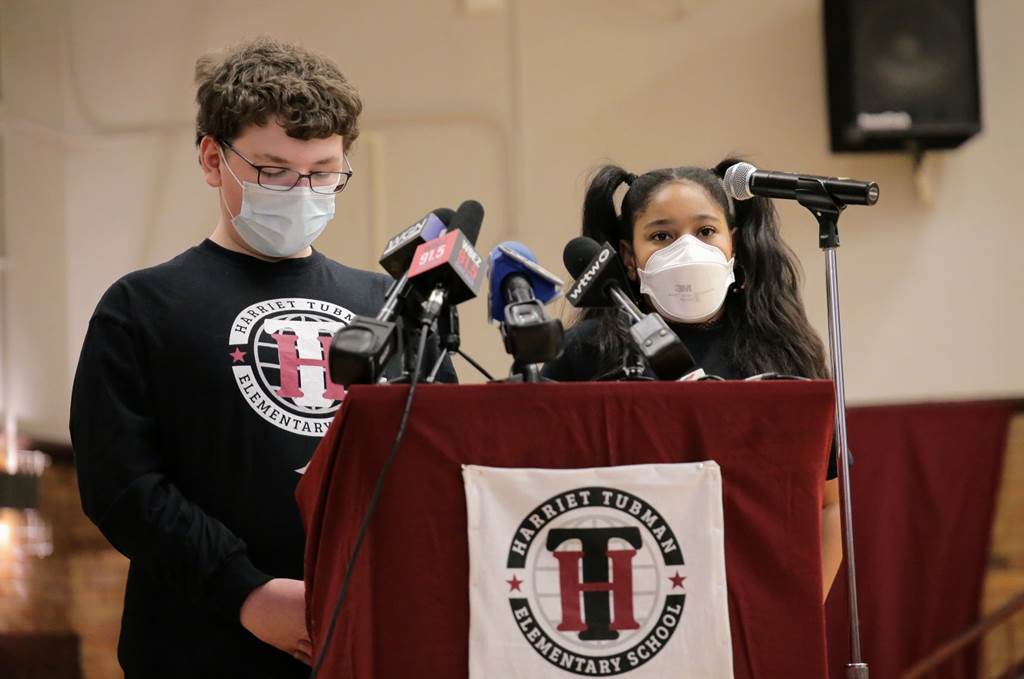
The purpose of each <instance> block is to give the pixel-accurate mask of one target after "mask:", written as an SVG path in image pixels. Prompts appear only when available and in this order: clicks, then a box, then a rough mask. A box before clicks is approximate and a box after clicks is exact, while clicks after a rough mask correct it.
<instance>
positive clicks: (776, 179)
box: [722, 163, 878, 205]
mask: <svg viewBox="0 0 1024 679" xmlns="http://www.w3.org/2000/svg"><path fill="white" fill-rule="evenodd" d="M722 181H723V183H724V184H725V192H726V193H728V194H729V195H730V196H732V198H733V199H735V200H747V199H749V198H753V197H754V196H765V197H767V198H788V199H791V200H797V199H798V198H799V195H800V193H816V194H819V195H820V194H821V192H822V190H824V192H825V193H826V194H827V195H828V196H829V197H831V198H832V200H834V201H836V202H837V203H840V204H842V205H874V204H875V203H877V202H878V184H876V183H875V182H863V181H858V180H856V179H840V178H838V177H818V176H815V175H802V174H790V173H788V172H769V171H765V170H758V169H757V168H756V167H754V166H753V165H751V164H750V163H736V164H735V165H733V166H731V167H730V168H729V169H727V170H726V171H725V177H724V178H723V179H722Z"/></svg>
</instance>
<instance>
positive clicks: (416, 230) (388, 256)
mask: <svg viewBox="0 0 1024 679" xmlns="http://www.w3.org/2000/svg"><path fill="white" fill-rule="evenodd" d="M454 216H455V211H454V210H452V209H451V208H446V207H441V208H437V209H436V210H432V211H431V212H429V213H427V215H426V216H425V217H424V218H423V219H421V220H420V221H418V222H416V223H415V224H413V225H412V226H410V227H409V228H408V229H405V230H404V231H402V232H401V233H399V234H398V235H396V236H394V237H393V238H392V239H391V240H389V241H388V243H387V245H385V246H384V253H383V254H382V255H381V256H380V265H381V266H382V267H383V268H384V270H385V271H387V272H388V273H389V274H391V277H392V278H394V279H395V282H394V283H392V284H391V287H390V288H389V289H388V293H387V296H386V299H385V301H384V306H383V307H381V310H380V311H379V312H378V313H377V320H383V321H390V320H391V319H392V318H393V316H394V313H395V308H396V306H397V304H398V301H399V299H400V298H401V297H402V294H403V293H404V292H405V288H406V285H407V284H408V282H409V266H410V265H411V264H412V259H413V256H414V255H415V254H416V249H417V248H418V247H419V246H420V245H422V244H424V243H427V242H430V241H432V240H434V239H435V238H437V237H438V236H440V235H441V234H443V233H444V232H445V230H447V228H448V225H449V224H451V223H452V219H453V218H454Z"/></svg>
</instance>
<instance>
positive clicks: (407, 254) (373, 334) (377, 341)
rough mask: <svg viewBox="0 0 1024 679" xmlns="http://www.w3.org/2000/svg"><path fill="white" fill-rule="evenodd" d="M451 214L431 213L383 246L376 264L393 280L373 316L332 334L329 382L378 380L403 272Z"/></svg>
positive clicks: (390, 342) (390, 349) (392, 340)
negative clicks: (419, 248)
mask: <svg viewBox="0 0 1024 679" xmlns="http://www.w3.org/2000/svg"><path fill="white" fill-rule="evenodd" d="M454 215H455V213H454V212H453V211H452V210H450V209H449V208H438V209H436V210H433V211H431V212H429V213H428V214H427V215H426V216H425V217H423V219H421V220H420V221H418V222H416V223H415V224H413V225H412V226H410V227H409V228H407V229H404V230H403V231H402V232H401V233H399V234H397V235H395V236H394V237H393V238H391V239H390V240H389V241H388V243H387V245H385V246H384V253H383V254H382V255H381V258H380V264H381V266H382V267H384V269H385V270H386V271H387V272H388V273H390V274H391V275H392V276H394V277H395V278H396V280H395V281H394V282H393V283H392V284H391V287H390V288H389V289H388V292H387V295H386V296H385V299H384V305H383V306H382V307H381V309H380V311H378V312H377V315H376V316H375V317H368V316H356V317H355V318H353V319H352V321H351V322H350V323H349V324H348V325H347V326H345V327H343V328H341V329H339V330H338V332H336V333H335V334H334V337H333V338H332V340H331V349H330V355H329V357H328V364H329V367H330V371H331V381H332V382H334V383H335V384H340V385H342V386H344V387H348V386H350V385H352V384H369V383H372V382H376V381H377V380H378V379H379V378H380V376H381V373H382V371H383V369H384V366H386V365H387V363H388V361H389V360H390V359H391V355H392V354H393V353H394V351H395V346H396V334H397V332H396V330H397V325H396V323H395V321H394V319H395V316H396V313H397V307H398V304H399V302H400V301H401V300H402V299H404V297H405V295H406V293H407V290H408V283H409V276H408V273H407V271H406V270H407V269H408V268H409V265H410V264H411V262H412V259H413V256H414V254H415V252H416V249H417V248H418V247H419V246H420V245H422V244H424V243H426V242H430V241H433V240H434V239H436V238H437V237H438V236H439V235H440V234H441V233H443V232H444V230H445V229H446V228H447V225H448V224H449V223H450V222H451V221H452V219H453V218H454Z"/></svg>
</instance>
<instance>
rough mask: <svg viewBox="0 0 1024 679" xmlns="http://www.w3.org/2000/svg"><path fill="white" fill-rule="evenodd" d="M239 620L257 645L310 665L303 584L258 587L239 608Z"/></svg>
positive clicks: (276, 582)
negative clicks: (275, 649)
mask: <svg viewBox="0 0 1024 679" xmlns="http://www.w3.org/2000/svg"><path fill="white" fill-rule="evenodd" d="M239 617H240V619H241V623H242V626H243V627H245V629H247V630H249V631H250V632H252V634H253V635H254V636H255V637H256V638H257V639H259V640H260V641H262V642H264V643H267V644H270V645H271V646H273V647H274V648H278V649H280V650H282V651H284V652H285V653H287V654H289V655H290V656H292V657H293V658H296V659H297V660H301V661H302V662H304V663H306V664H307V665H312V654H313V646H312V644H311V643H310V641H309V635H308V634H307V633H306V584H305V583H304V582H303V581H302V580H289V579H287V578H275V579H273V580H271V581H269V582H267V583H266V584H264V585H261V586H260V587H257V588H256V589H254V590H253V591H252V592H251V593H250V594H249V596H248V597H247V598H246V600H245V602H244V603H243V604H242V610H241V612H240V616H239Z"/></svg>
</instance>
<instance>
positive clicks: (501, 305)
mask: <svg viewBox="0 0 1024 679" xmlns="http://www.w3.org/2000/svg"><path fill="white" fill-rule="evenodd" d="M490 262H491V267H490V268H491V272H490V287H489V293H488V310H489V314H488V315H489V317H490V320H492V321H498V322H500V323H501V335H502V339H503V340H504V343H505V351H506V352H507V353H509V354H511V355H512V356H514V357H515V359H516V362H517V363H520V364H525V365H527V366H528V367H527V369H526V378H527V381H539V377H540V374H539V373H540V371H539V370H537V369H536V366H535V365H534V364H536V363H544V362H546V361H550V360H552V359H554V358H556V357H557V356H558V355H559V354H560V353H562V342H563V339H564V336H565V330H564V328H563V327H562V322H561V321H560V320H558V319H557V318H555V319H549V318H548V317H547V315H546V314H545V312H544V304H547V303H548V302H550V301H551V300H553V299H555V298H556V297H558V294H559V290H560V288H561V286H562V281H560V280H559V279H558V278H557V277H556V276H555V275H554V274H552V273H551V272H549V271H547V270H546V269H544V268H542V267H541V266H540V265H539V264H537V258H536V257H535V256H534V254H533V252H531V251H530V248H528V247H526V246H525V245H523V244H522V243H517V242H515V241H507V242H505V243H502V244H500V245H498V246H497V247H496V248H494V249H493V250H491V257H490ZM531 368H532V370H531Z"/></svg>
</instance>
